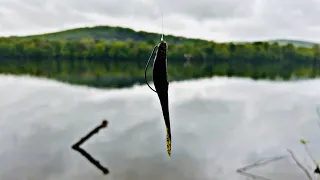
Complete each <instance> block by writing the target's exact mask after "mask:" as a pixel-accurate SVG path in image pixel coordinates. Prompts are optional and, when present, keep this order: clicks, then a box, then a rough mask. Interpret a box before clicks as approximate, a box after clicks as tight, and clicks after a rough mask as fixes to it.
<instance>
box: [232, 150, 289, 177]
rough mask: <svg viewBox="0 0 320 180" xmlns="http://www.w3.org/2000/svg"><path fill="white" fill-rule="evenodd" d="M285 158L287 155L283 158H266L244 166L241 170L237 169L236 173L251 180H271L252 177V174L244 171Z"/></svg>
mask: <svg viewBox="0 0 320 180" xmlns="http://www.w3.org/2000/svg"><path fill="white" fill-rule="evenodd" d="M287 156H288V155H283V156H276V157H272V158H267V159H264V160H259V161H257V162H255V163H253V164H250V165H248V166H245V167H243V168H240V169H237V173H239V174H241V175H243V176H246V177H249V178H252V179H262V180H271V179H269V178H265V177H262V176H258V175H254V174H250V173H248V172H245V171H247V170H249V169H252V168H255V167H258V166H263V165H267V164H269V163H270V162H273V161H278V160H281V159H283V158H285V157H287Z"/></svg>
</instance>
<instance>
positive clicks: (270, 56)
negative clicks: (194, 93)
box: [0, 26, 320, 88]
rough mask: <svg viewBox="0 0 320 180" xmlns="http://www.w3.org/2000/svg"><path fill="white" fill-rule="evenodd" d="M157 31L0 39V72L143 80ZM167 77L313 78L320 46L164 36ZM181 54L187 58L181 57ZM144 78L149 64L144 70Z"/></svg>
mask: <svg viewBox="0 0 320 180" xmlns="http://www.w3.org/2000/svg"><path fill="white" fill-rule="evenodd" d="M159 38H160V35H158V34H152V33H146V32H135V31H133V30H131V29H126V28H120V27H115V28H112V27H106V26H101V27H95V28H79V29H75V30H67V31H62V32H58V33H51V34H44V35H37V36H28V37H9V38H0V73H11V74H31V75H36V76H43V77H50V78H54V79H58V80H62V81H66V82H70V83H74V84H86V85H89V86H95V87H116V88H119V87H126V86H131V85H133V84H142V83H144V67H145V64H146V62H147V59H148V58H149V55H150V53H151V51H152V49H153V47H154V46H155V44H156V43H157V42H158V41H159ZM165 40H166V41H167V42H168V43H169V49H168V68H169V69H168V71H169V72H168V73H169V79H170V80H185V79H190V78H200V77H210V76H214V75H224V76H230V77H232V76H242V77H251V78H253V79H260V78H267V79H279V78H282V79H290V78H291V77H292V76H293V75H294V76H295V77H315V76H317V75H318V74H319V73H320V71H318V68H319V63H318V59H319V56H320V50H319V47H318V46H317V45H314V46H313V47H311V48H309V47H296V46H294V45H293V44H287V45H284V46H280V45H279V44H278V43H277V42H275V43H267V42H254V43H241V44H238V43H215V42H212V41H204V40H199V39H186V38H182V37H174V36H166V37H165ZM187 55H189V56H190V57H191V58H189V59H188V60H187V58H186V57H187ZM148 74H149V80H152V77H151V67H150V70H149V71H148Z"/></svg>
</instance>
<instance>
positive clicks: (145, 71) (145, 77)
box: [144, 45, 158, 93]
mask: <svg viewBox="0 0 320 180" xmlns="http://www.w3.org/2000/svg"><path fill="white" fill-rule="evenodd" d="M157 48H158V45H156V46H155V47H154V48H153V51H152V52H151V54H150V57H149V59H148V62H147V65H146V68H145V70H144V79H145V81H146V83H147V85H148V86H149V88H150V89H151V90H152V91H154V92H155V93H156V92H157V91H156V90H154V89H153V88H152V87H151V86H150V85H149V83H148V80H147V70H148V66H149V63H150V61H151V58H152V55H153V54H154V52H155V51H156V49H157Z"/></svg>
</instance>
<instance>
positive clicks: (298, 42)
mask: <svg viewBox="0 0 320 180" xmlns="http://www.w3.org/2000/svg"><path fill="white" fill-rule="evenodd" d="M253 42H257V41H253ZM261 42H269V43H275V42H277V43H279V45H287V44H293V45H294V46H298V47H312V46H313V45H315V44H319V43H316V42H310V41H301V40H292V39H274V40H267V41H261ZM235 43H236V44H237V43H239V44H240V43H251V42H235Z"/></svg>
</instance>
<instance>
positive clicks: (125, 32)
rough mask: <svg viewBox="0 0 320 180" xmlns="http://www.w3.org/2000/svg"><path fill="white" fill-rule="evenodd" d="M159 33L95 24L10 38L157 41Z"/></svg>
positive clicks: (181, 39) (174, 39)
mask: <svg viewBox="0 0 320 180" xmlns="http://www.w3.org/2000/svg"><path fill="white" fill-rule="evenodd" d="M160 37H161V35H160V34H157V33H150V32H145V31H135V30H133V29H130V28H123V27H112V26H95V27H83V28H75V29H69V30H64V31H59V32H53V33H46V34H39V35H30V36H11V37H10V38H18V39H33V38H37V39H47V40H66V41H77V40H80V39H84V38H92V39H96V40H107V41H114V40H119V41H124V40H127V39H132V40H134V41H148V40H154V41H159V39H160ZM165 40H166V41H168V42H171V43H186V42H197V41H198V42H203V41H206V40H201V39H192V38H185V37H179V36H172V35H165Z"/></svg>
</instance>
